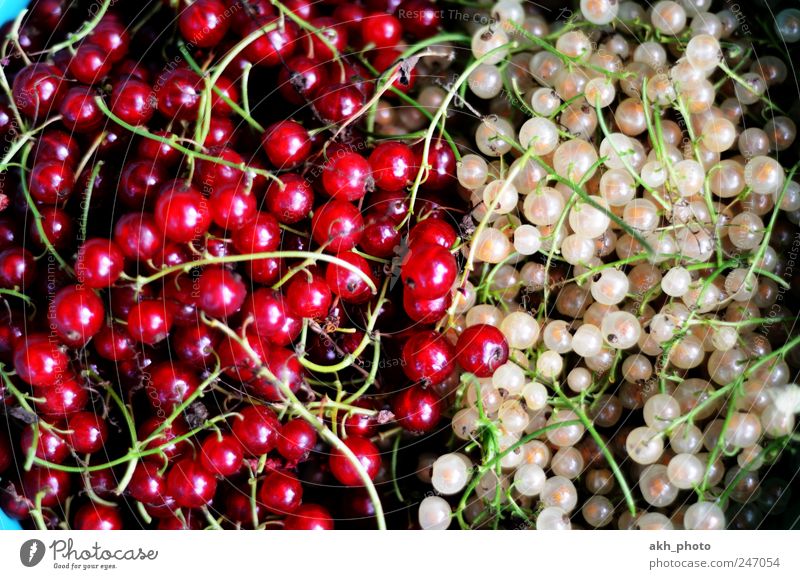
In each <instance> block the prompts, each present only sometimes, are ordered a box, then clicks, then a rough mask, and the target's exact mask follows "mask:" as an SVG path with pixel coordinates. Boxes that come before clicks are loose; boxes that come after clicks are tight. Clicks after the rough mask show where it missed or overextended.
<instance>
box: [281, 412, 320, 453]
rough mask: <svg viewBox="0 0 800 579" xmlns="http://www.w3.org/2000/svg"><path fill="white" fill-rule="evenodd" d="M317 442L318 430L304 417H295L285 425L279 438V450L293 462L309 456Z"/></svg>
mask: <svg viewBox="0 0 800 579" xmlns="http://www.w3.org/2000/svg"><path fill="white" fill-rule="evenodd" d="M316 443H317V431H316V430H314V427H312V426H311V425H310V424H309V423H308V422H306V421H305V420H303V419H302V418H294V419H292V420H290V421H289V422H287V423H286V424H284V425H283V428H282V429H281V436H280V438H278V452H279V453H281V456H282V457H283V458H285V459H286V460H288V461H291V462H301V461H303V460H306V459H307V458H308V455H309V454H310V453H311V451H312V450H313V449H314V445H315V444H316Z"/></svg>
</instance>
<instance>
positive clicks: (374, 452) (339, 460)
mask: <svg viewBox="0 0 800 579" xmlns="http://www.w3.org/2000/svg"><path fill="white" fill-rule="evenodd" d="M344 444H345V446H347V448H349V449H350V451H351V452H352V453H353V454H354V455H355V457H356V460H357V461H358V462H359V463H361V466H362V467H363V468H364V470H365V471H366V473H367V476H368V477H369V479H370V480H373V479H374V478H375V477H376V476H377V475H378V471H380V469H381V458H380V453H379V451H378V448H377V447H376V446H375V445H374V444H372V443H371V442H370V441H369V440H367V439H366V438H361V437H358V436H349V437H348V438H347V439H345V441H344ZM328 462H329V464H330V467H331V473H332V474H333V476H334V477H336V480H338V481H339V482H340V483H342V484H343V485H345V486H349V487H355V486H362V485H363V484H364V481H363V480H362V479H361V476H360V475H359V474H358V471H357V470H356V468H355V467H354V466H353V463H352V462H351V459H350V458H349V457H347V456H346V455H345V454H344V453H343V452H342V451H341V450H339V449H336V448H334V449H331V454H330V457H329V459H328Z"/></svg>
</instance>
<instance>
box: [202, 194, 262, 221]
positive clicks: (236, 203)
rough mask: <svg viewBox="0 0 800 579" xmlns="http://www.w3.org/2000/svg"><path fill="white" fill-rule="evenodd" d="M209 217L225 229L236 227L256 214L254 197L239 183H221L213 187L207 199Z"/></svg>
mask: <svg viewBox="0 0 800 579" xmlns="http://www.w3.org/2000/svg"><path fill="white" fill-rule="evenodd" d="M209 201H210V203H211V219H213V221H214V223H216V224H217V225H218V226H220V227H222V228H223V229H226V230H234V229H238V228H239V227H242V226H243V225H245V224H246V223H247V222H248V221H250V220H252V219H253V218H254V217H255V215H256V198H255V196H254V195H253V194H252V193H251V192H250V191H248V190H246V189H244V188H243V187H241V186H239V185H230V184H227V185H222V186H220V187H217V188H215V189H214V192H213V193H212V194H211V198H210V199H209Z"/></svg>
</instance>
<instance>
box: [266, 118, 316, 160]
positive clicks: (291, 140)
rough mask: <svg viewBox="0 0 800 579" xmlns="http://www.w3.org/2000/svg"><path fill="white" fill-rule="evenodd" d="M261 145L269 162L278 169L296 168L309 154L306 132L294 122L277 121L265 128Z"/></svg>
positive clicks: (309, 145)
mask: <svg viewBox="0 0 800 579" xmlns="http://www.w3.org/2000/svg"><path fill="white" fill-rule="evenodd" d="M262 143H263V145H264V150H265V151H266V152H267V157H268V158H269V162H270V163H272V165H273V166H274V167H277V168H278V169H291V168H292V167H296V166H297V165H299V164H300V163H302V162H303V161H305V160H306V158H307V157H308V154H309V153H310V152H311V140H310V138H309V136H308V131H306V130H305V129H304V128H303V126H302V125H301V124H300V123H296V122H294V121H279V122H277V123H275V124H273V125H270V126H269V127H267V130H266V131H264V136H263V138H262Z"/></svg>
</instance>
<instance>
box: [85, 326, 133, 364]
mask: <svg viewBox="0 0 800 579" xmlns="http://www.w3.org/2000/svg"><path fill="white" fill-rule="evenodd" d="M92 343H93V344H94V349H95V351H96V352H97V353H98V354H99V355H100V356H101V357H102V358H105V359H106V360H111V361H112V362H121V361H123V360H131V359H133V358H134V357H136V348H135V344H134V342H133V339H132V338H131V335H130V334H129V333H128V329H127V327H126V326H123V325H122V324H113V325H110V326H106V327H104V328H102V329H101V330H100V331H99V332H98V333H97V335H95V337H94V341H93V342H92Z"/></svg>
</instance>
